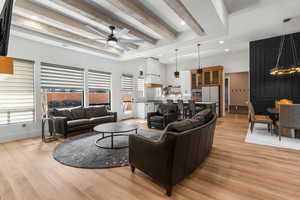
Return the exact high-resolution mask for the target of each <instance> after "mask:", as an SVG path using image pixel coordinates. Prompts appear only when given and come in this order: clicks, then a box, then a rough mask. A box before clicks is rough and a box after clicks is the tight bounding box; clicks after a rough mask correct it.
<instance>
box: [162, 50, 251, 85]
mask: <svg viewBox="0 0 300 200" xmlns="http://www.w3.org/2000/svg"><path fill="white" fill-rule="evenodd" d="M178 60H179V64H178V68H179V69H178V70H179V71H187V70H191V69H197V68H198V60H197V58H195V59H192V60H186V61H180V58H179V59H178ZM201 65H202V66H216V65H222V66H224V73H229V72H246V71H249V52H248V50H244V51H238V52H229V53H224V54H222V55H215V56H210V57H205V58H202V59H201ZM175 69H176V68H175V64H170V65H167V69H166V84H168V85H178V84H180V80H176V79H175V77H174V72H175Z"/></svg>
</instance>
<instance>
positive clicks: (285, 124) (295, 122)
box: [277, 104, 300, 141]
mask: <svg viewBox="0 0 300 200" xmlns="http://www.w3.org/2000/svg"><path fill="white" fill-rule="evenodd" d="M277 127H278V134H279V140H280V141H281V136H282V132H283V129H284V128H287V129H298V130H299V129H300V104H280V106H279V121H278V122H277Z"/></svg>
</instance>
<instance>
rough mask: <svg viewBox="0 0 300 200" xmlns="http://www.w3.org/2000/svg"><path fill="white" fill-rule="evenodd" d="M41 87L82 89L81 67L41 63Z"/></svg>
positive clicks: (82, 72)
mask: <svg viewBox="0 0 300 200" xmlns="http://www.w3.org/2000/svg"><path fill="white" fill-rule="evenodd" d="M41 66H42V69H41V87H42V88H64V89H83V88H84V70H83V69H82V68H76V67H68V66H62V65H53V64H49V63H41Z"/></svg>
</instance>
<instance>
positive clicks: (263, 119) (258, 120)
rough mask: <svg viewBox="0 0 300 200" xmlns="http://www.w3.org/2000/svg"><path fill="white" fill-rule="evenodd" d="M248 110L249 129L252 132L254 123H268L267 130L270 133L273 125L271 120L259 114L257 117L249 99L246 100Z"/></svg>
mask: <svg viewBox="0 0 300 200" xmlns="http://www.w3.org/2000/svg"><path fill="white" fill-rule="evenodd" d="M247 105H248V110H249V119H250V131H251V133H252V132H253V129H254V125H255V124H267V125H268V131H269V132H271V135H272V130H273V129H272V127H273V121H272V120H271V119H270V118H269V117H268V116H261V117H259V118H258V117H257V116H256V115H255V111H254V107H253V105H252V103H251V102H250V101H248V102H247Z"/></svg>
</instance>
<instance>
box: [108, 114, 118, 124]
mask: <svg viewBox="0 0 300 200" xmlns="http://www.w3.org/2000/svg"><path fill="white" fill-rule="evenodd" d="M107 114H108V115H113V116H114V122H117V121H118V113H117V112H107Z"/></svg>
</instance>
